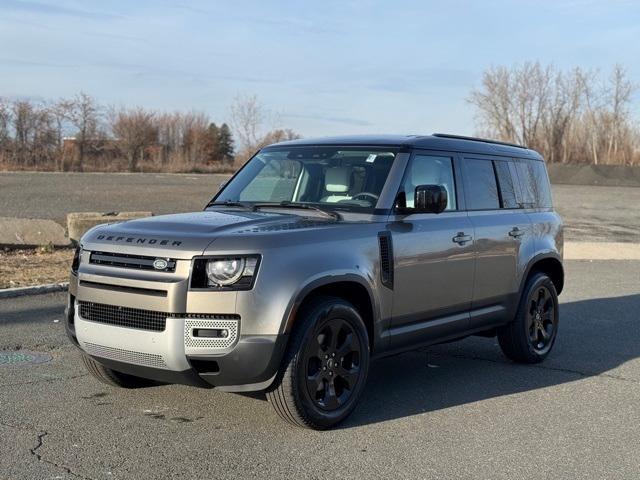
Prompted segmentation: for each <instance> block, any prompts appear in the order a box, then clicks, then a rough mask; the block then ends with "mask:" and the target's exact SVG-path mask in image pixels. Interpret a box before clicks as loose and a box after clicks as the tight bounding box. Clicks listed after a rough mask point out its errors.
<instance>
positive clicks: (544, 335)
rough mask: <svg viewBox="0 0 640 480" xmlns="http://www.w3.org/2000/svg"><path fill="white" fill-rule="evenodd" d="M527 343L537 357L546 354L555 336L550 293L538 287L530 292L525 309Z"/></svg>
mask: <svg viewBox="0 0 640 480" xmlns="http://www.w3.org/2000/svg"><path fill="white" fill-rule="evenodd" d="M527 325H528V331H529V342H530V344H531V347H532V348H533V350H534V351H535V352H536V353H538V354H539V355H544V354H546V353H547V352H548V351H549V349H550V348H551V345H553V341H554V340H555V336H556V331H557V329H556V312H555V308H554V301H553V298H552V296H551V292H550V291H549V289H548V288H547V287H545V286H540V287H539V288H538V289H536V290H535V291H533V292H532V295H531V296H530V299H529V306H528V309H527Z"/></svg>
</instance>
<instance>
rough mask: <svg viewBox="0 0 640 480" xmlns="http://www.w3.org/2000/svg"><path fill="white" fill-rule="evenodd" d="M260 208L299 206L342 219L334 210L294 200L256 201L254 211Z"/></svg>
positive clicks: (253, 206)
mask: <svg viewBox="0 0 640 480" xmlns="http://www.w3.org/2000/svg"><path fill="white" fill-rule="evenodd" d="M260 208H299V209H303V210H314V211H316V212H320V213H322V214H323V215H325V216H326V217H330V218H333V219H335V220H342V215H340V214H339V213H338V212H334V211H333V210H326V209H324V208H320V207H316V206H315V205H309V204H307V203H293V202H287V201H285V202H278V203H254V204H253V205H252V207H251V209H252V210H253V211H256V210H258V209H260Z"/></svg>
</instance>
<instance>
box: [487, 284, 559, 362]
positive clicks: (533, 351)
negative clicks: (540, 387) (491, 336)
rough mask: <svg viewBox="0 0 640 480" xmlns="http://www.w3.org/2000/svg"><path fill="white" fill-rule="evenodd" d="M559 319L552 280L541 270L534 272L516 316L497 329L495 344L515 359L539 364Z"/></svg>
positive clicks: (553, 337)
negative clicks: (496, 342)
mask: <svg viewBox="0 0 640 480" xmlns="http://www.w3.org/2000/svg"><path fill="white" fill-rule="evenodd" d="M559 320H560V318H559V312H558V294H557V293H556V289H555V286H554V285H553V282H552V281H551V279H550V278H549V277H548V276H547V275H545V274H544V273H540V272H538V273H534V274H533V275H531V277H530V278H529V279H528V280H527V283H526V285H525V289H524V292H523V294H522V298H521V299H520V305H519V307H518V312H517V313H516V318H515V319H514V321H513V322H511V323H510V324H508V325H505V326H504V327H502V328H501V329H500V330H499V331H498V343H499V344H500V347H501V348H502V351H503V353H504V354H505V355H506V356H507V357H508V358H510V359H511V360H513V361H515V362H520V363H540V362H542V361H543V360H544V359H545V358H546V356H547V355H548V354H549V352H550V351H551V348H552V347H553V344H554V343H555V341H556V336H557V335H558V324H559Z"/></svg>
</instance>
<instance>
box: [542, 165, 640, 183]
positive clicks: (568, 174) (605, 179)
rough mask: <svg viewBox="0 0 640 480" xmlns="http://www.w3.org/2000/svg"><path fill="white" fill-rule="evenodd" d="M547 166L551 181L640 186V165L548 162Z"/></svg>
mask: <svg viewBox="0 0 640 480" xmlns="http://www.w3.org/2000/svg"><path fill="white" fill-rule="evenodd" d="M547 168H548V170H549V178H550V179H551V183H556V184H567V185H604V186H609V187H640V167H629V166H624V165H561V164H548V165H547Z"/></svg>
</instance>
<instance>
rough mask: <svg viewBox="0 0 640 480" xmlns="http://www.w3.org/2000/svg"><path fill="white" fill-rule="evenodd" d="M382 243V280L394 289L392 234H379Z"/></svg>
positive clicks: (386, 285) (385, 284)
mask: <svg viewBox="0 0 640 480" xmlns="http://www.w3.org/2000/svg"><path fill="white" fill-rule="evenodd" d="M378 240H379V242H380V280H381V281H382V284H383V285H384V286H385V287H387V288H393V248H392V244H391V234H390V233H389V232H380V233H379V234H378Z"/></svg>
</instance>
